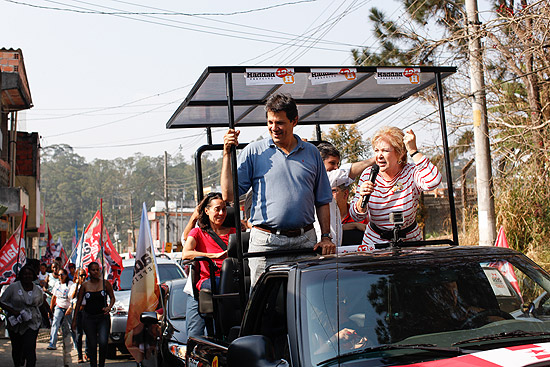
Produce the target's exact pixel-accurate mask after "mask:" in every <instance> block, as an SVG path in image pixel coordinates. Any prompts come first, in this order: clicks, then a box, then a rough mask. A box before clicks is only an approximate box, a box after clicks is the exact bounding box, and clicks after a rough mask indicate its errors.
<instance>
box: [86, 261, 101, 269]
mask: <svg viewBox="0 0 550 367" xmlns="http://www.w3.org/2000/svg"><path fill="white" fill-rule="evenodd" d="M92 265H97V267H98V268H99V267H100V266H99V263H98V262H97V261H92V262H91V263H89V264H88V272H89V271H90V268H91V267H92Z"/></svg>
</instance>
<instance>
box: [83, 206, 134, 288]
mask: <svg viewBox="0 0 550 367" xmlns="http://www.w3.org/2000/svg"><path fill="white" fill-rule="evenodd" d="M102 222H103V218H101V215H100V212H99V210H98V211H97V212H96V213H95V215H94V217H93V218H92V221H91V222H90V224H89V225H88V227H87V228H86V230H85V231H84V241H83V244H82V267H86V266H88V264H90V263H91V262H92V261H97V262H98V263H100V264H101V261H100V260H99V256H100V250H101V244H100V235H101V228H103V227H104V226H103V223H102ZM104 238H106V239H107V240H106V241H103V243H104V245H105V251H104V254H105V275H106V277H107V280H109V282H110V283H111V284H112V285H113V288H114V289H115V290H117V289H119V288H120V273H122V270H123V269H124V267H123V266H122V258H121V257H120V255H119V254H118V252H117V251H116V249H115V247H114V246H113V243H112V242H111V238H110V237H109V233H107V231H105V236H104Z"/></svg>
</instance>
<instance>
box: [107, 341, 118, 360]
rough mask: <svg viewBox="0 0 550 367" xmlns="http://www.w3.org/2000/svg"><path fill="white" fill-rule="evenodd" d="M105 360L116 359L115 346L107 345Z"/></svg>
mask: <svg viewBox="0 0 550 367" xmlns="http://www.w3.org/2000/svg"><path fill="white" fill-rule="evenodd" d="M107 358H109V359H115V358H116V345H114V344H109V345H107Z"/></svg>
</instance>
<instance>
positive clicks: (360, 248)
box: [336, 244, 374, 254]
mask: <svg viewBox="0 0 550 367" xmlns="http://www.w3.org/2000/svg"><path fill="white" fill-rule="evenodd" d="M372 250H374V248H369V246H367V245H363V244H361V245H350V246H337V247H336V253H338V254H347V253H349V252H371V251H372Z"/></svg>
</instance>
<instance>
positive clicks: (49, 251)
mask: <svg viewBox="0 0 550 367" xmlns="http://www.w3.org/2000/svg"><path fill="white" fill-rule="evenodd" d="M46 227H47V229H48V243H47V244H46V252H45V253H44V256H42V258H41V259H40V261H41V262H44V263H46V264H48V265H50V264H51V263H53V261H54V259H55V257H56V256H58V255H55V253H57V251H56V248H57V246H56V245H55V243H54V242H53V239H52V233H51V232H50V226H49V225H47V226H46Z"/></svg>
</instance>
